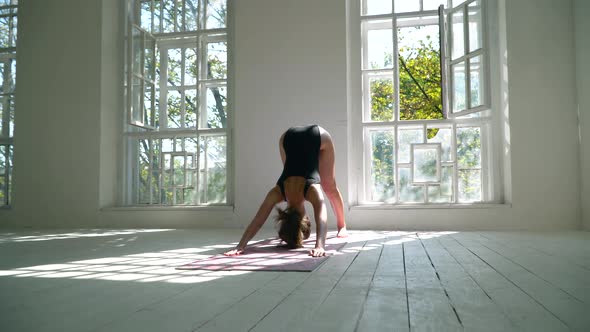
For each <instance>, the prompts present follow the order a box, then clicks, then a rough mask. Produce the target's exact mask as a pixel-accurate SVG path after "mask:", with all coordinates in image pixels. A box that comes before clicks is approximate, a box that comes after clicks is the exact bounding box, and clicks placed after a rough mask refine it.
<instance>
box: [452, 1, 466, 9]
mask: <svg viewBox="0 0 590 332" xmlns="http://www.w3.org/2000/svg"><path fill="white" fill-rule="evenodd" d="M465 1H467V0H451V2H452V6H453V8H455V7H457V6H459V5H460V4H462V3H463V2H465Z"/></svg>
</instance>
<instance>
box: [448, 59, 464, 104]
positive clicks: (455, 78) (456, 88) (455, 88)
mask: <svg viewBox="0 0 590 332" xmlns="http://www.w3.org/2000/svg"><path fill="white" fill-rule="evenodd" d="M451 75H452V77H451V79H452V88H451V93H452V95H451V99H452V103H453V112H458V111H461V110H464V109H465V108H466V96H465V62H460V63H458V64H456V65H453V66H452V67H451Z"/></svg>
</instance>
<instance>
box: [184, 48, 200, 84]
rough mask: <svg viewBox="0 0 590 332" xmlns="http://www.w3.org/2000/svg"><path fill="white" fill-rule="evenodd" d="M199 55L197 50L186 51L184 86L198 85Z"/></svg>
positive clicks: (189, 49)
mask: <svg viewBox="0 0 590 332" xmlns="http://www.w3.org/2000/svg"><path fill="white" fill-rule="evenodd" d="M197 54H198V50H197V49H196V48H187V49H185V50H184V56H185V58H184V85H195V84H197V70H198V66H199V62H198V60H197V59H198V58H197Z"/></svg>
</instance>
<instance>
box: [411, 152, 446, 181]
mask: <svg viewBox="0 0 590 332" xmlns="http://www.w3.org/2000/svg"><path fill="white" fill-rule="evenodd" d="M413 153H414V159H413V163H412V172H413V178H412V182H414V183H416V182H421V183H424V182H439V181H440V174H439V169H438V167H439V166H438V165H440V154H439V149H438V148H437V147H435V146H419V145H414V146H413Z"/></svg>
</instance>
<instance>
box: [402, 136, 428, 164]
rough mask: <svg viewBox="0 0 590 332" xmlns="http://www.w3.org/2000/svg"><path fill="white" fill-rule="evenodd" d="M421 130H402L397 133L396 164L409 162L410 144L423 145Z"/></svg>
mask: <svg viewBox="0 0 590 332" xmlns="http://www.w3.org/2000/svg"><path fill="white" fill-rule="evenodd" d="M423 135H424V133H423V130H422V129H413V128H409V129H402V128H400V129H399V130H398V132H397V141H398V163H409V162H410V148H411V144H412V143H424V142H423V139H422V137H423Z"/></svg>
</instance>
